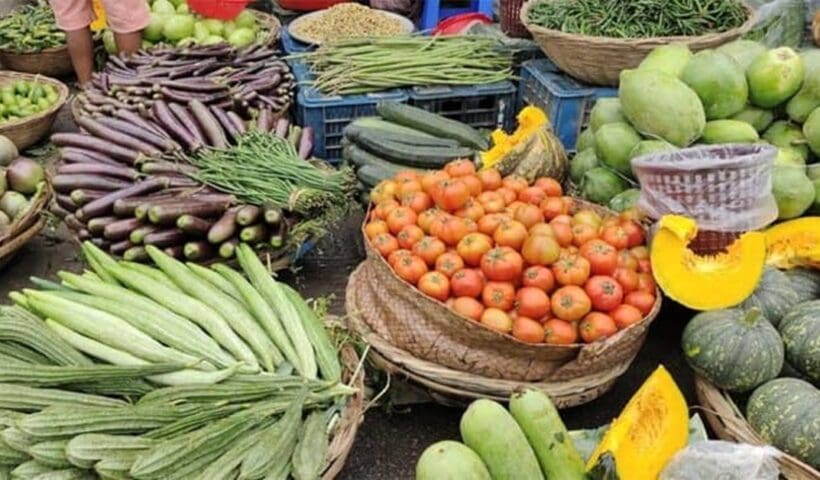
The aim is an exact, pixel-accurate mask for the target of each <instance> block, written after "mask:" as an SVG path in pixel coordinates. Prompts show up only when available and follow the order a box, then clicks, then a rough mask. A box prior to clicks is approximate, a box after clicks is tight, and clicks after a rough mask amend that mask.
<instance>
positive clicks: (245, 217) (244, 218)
mask: <svg viewBox="0 0 820 480" xmlns="http://www.w3.org/2000/svg"><path fill="white" fill-rule="evenodd" d="M261 214H262V209H261V208H259V207H257V206H256V205H244V206H242V207H240V208H239V210H238V211H237V212H236V223H237V224H238V225H241V226H243V227H247V226H248V225H252V224H254V223H256V221H257V220H259V216H260V215H261Z"/></svg>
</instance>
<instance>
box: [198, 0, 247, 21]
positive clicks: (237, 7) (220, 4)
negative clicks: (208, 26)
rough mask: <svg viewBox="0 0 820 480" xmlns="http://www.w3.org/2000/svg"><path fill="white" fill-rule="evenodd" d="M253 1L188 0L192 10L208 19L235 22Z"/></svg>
mask: <svg viewBox="0 0 820 480" xmlns="http://www.w3.org/2000/svg"><path fill="white" fill-rule="evenodd" d="M252 1H253V0H188V6H189V7H191V10H193V11H194V12H196V13H198V14H200V15H202V16H203V17H208V18H218V19H219V20H233V19H234V18H236V16H237V15H239V14H240V13H241V12H242V10H244V9H245V6H246V5H247V4H249V3H251V2H252Z"/></svg>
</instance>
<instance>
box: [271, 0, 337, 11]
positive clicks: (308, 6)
mask: <svg viewBox="0 0 820 480" xmlns="http://www.w3.org/2000/svg"><path fill="white" fill-rule="evenodd" d="M346 1H347V0H279V6H280V7H282V8H284V9H285V10H294V11H297V12H312V11H314V10H324V9H326V8H330V7H332V6H333V5H336V4H338V3H346Z"/></svg>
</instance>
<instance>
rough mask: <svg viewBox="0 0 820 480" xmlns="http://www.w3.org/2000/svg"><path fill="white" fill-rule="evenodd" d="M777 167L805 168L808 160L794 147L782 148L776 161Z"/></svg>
mask: <svg viewBox="0 0 820 480" xmlns="http://www.w3.org/2000/svg"><path fill="white" fill-rule="evenodd" d="M774 164H775V166H791V167H805V166H806V159H805V158H803V155H801V154H800V151H798V150H797V149H796V148H794V147H782V148H778V149H777V157H775V159H774Z"/></svg>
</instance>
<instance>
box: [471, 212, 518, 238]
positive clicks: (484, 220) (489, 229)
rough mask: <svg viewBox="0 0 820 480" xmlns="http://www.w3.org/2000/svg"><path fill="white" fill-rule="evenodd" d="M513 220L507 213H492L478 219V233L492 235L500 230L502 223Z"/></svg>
mask: <svg viewBox="0 0 820 480" xmlns="http://www.w3.org/2000/svg"><path fill="white" fill-rule="evenodd" d="M510 220H512V216H510V215H508V214H506V213H490V214H489V215H484V216H483V217H481V218H480V219H478V231H479V232H481V233H483V234H485V235H492V234H494V233H495V231H496V230H498V227H500V226H501V224H502V223H506V222H509V221H510Z"/></svg>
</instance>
